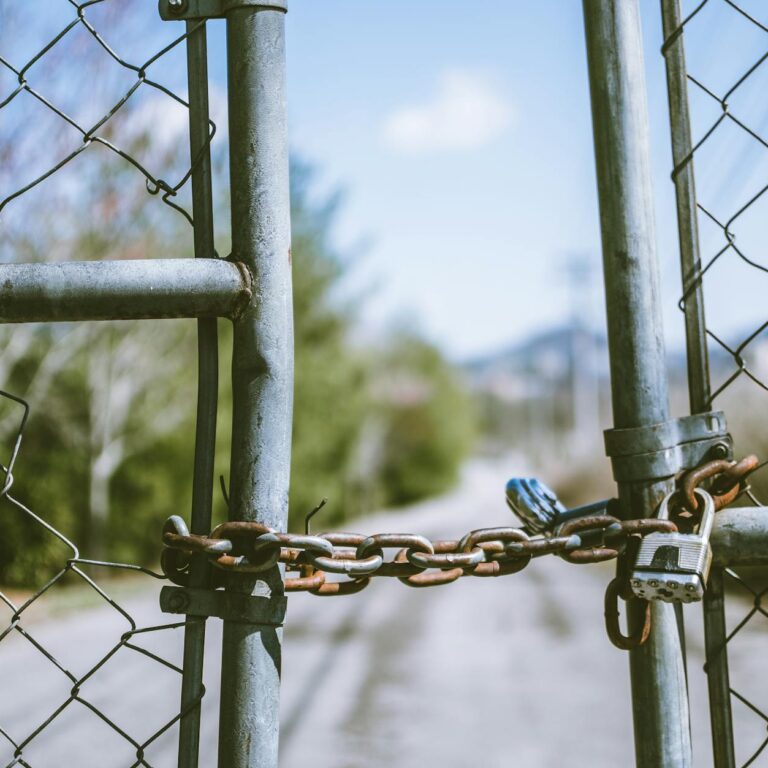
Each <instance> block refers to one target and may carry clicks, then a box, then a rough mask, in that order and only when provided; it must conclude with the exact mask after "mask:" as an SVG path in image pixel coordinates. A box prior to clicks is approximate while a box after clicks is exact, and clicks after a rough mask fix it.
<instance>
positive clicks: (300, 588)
mask: <svg viewBox="0 0 768 768" xmlns="http://www.w3.org/2000/svg"><path fill="white" fill-rule="evenodd" d="M728 466H729V468H730V469H729V472H730V477H731V478H732V479H731V480H729V482H734V480H733V478H735V477H737V476H738V477H743V474H744V472H745V471H746V470H745V469H744V467H747V469H749V468H750V467H752V466H753V464H748V465H747V464H743V463H742V464H741V465H734V466H731V465H728ZM737 482H738V481H737ZM673 530H675V525H674V523H671V522H668V521H661V520H656V519H647V520H627V521H621V522H620V521H618V520H617V519H616V518H614V517H611V516H606V515H598V516H591V517H585V518H579V519H577V520H572V521H570V522H568V523H566V524H565V525H564V526H562V528H561V529H560V531H559V535H557V536H554V537H552V538H544V537H531V536H529V535H528V534H527V533H526V532H525V531H523V530H522V529H520V528H513V527H497V528H478V529H476V530H473V531H470V532H469V533H467V534H466V535H465V536H464V537H463V538H461V539H459V540H454V539H450V540H437V541H431V540H430V539H428V538H427V537H425V536H420V535H417V534H413V533H379V534H375V535H373V536H365V535H363V534H359V533H348V532H341V533H324V534H320V535H309V534H301V535H300V534H291V533H281V532H277V531H274V530H272V529H270V528H268V527H267V526H264V525H261V524H259V523H251V522H230V523H223V524H221V525H219V526H217V527H216V528H215V529H214V530H213V531H212V532H211V534H210V536H199V535H192V534H189V532H188V530H187V527H186V524H185V523H184V521H183V520H182V519H181V518H180V517H178V516H174V517H172V518H170V519H169V520H168V521H167V522H166V524H165V526H164V528H163V543H164V545H165V548H164V551H163V555H162V561H161V562H162V567H163V571H164V572H165V574H166V575H167V576H168V578H169V579H171V580H172V581H173V582H174V583H176V584H179V585H182V586H183V585H186V583H187V581H188V570H189V562H190V557H191V556H192V555H193V554H195V553H199V552H203V553H205V554H206V555H207V556H208V559H209V562H210V563H211V564H212V565H213V566H214V570H213V571H212V572H211V580H210V584H211V586H212V587H213V588H216V587H219V586H223V584H224V578H225V572H233V573H238V572H242V573H260V572H262V571H266V570H268V569H269V568H272V567H273V566H275V565H276V564H277V563H278V562H280V563H283V564H284V565H285V567H286V570H287V571H289V572H291V571H293V572H296V571H298V572H299V574H300V575H299V576H297V577H289V578H287V579H286V580H285V585H286V586H285V588H286V591H288V592H311V593H312V594H316V595H343V594H353V593H355V592H359V591H360V590H362V589H364V588H365V587H366V586H367V585H368V584H369V583H370V579H371V577H373V576H387V577H396V578H399V579H400V580H401V581H402V582H403V583H405V584H407V585H409V586H412V587H431V586H438V585H441V584H449V583H451V582H453V581H456V580H457V579H459V578H461V577H462V576H478V577H495V576H504V575H508V574H512V573H517V572H518V571H521V570H522V569H523V568H525V567H526V566H527V565H528V564H529V563H530V561H531V559H532V558H534V557H539V556H542V555H546V554H557V555H560V556H561V557H563V558H564V559H565V560H567V561H569V562H571V563H593V562H599V561H601V560H608V559H613V558H615V557H617V555H619V554H620V553H622V552H623V551H624V549H625V547H627V546H631V544H632V542H633V541H634V542H639V541H640V539H641V538H642V537H643V536H644V535H646V534H648V533H652V532H654V531H667V532H670V531H673ZM390 548H397V549H398V552H397V554H396V555H395V557H394V558H393V559H392V560H390V561H385V559H384V550H385V549H390ZM329 573H333V574H339V575H346V576H348V577H349V579H348V580H341V581H329V580H328V578H327V575H328V574H329Z"/></svg>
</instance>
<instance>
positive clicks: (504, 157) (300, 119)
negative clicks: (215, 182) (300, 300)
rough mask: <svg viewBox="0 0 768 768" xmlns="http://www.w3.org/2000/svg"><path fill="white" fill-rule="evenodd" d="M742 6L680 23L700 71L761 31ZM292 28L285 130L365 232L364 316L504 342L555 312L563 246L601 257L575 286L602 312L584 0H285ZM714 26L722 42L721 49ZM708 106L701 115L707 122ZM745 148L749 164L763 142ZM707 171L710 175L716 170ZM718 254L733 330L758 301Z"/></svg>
mask: <svg viewBox="0 0 768 768" xmlns="http://www.w3.org/2000/svg"><path fill="white" fill-rule="evenodd" d="M721 5H722V4H721ZM642 9H643V13H644V18H643V27H644V36H645V49H646V51H645V52H646V67H647V71H648V85H649V104H650V112H651V116H652V135H651V141H652V148H653V173H654V184H655V193H656V203H657V239H658V242H659V254H660V258H661V261H662V275H663V292H664V296H665V323H666V326H667V331H668V335H669V338H670V344H671V345H676V344H679V343H680V341H681V338H682V323H681V320H680V316H679V313H678V311H677V309H676V308H675V303H676V297H677V295H678V293H679V280H680V278H679V269H678V266H677V243H676V233H675V229H674V226H675V222H674V198H673V188H672V184H671V182H670V180H669V171H670V166H671V157H670V149H669V137H668V128H667V123H666V115H667V113H666V92H665V87H664V68H663V60H662V57H661V55H660V53H659V49H660V47H661V42H662V36H661V22H660V19H659V14H658V3H657V2H652V1H651V0H643V2H642ZM707 13H710V11H709V9H707ZM734 17H735V14H733V13H730V12H725V13H723V12H722V9H718V8H715V9H714V10H713V11H712V12H711V13H710V15H709V16H706V15H705V14H702V18H701V19H697V20H696V24H697V26H696V27H694V26H692V27H691V35H690V43H689V48H690V51H689V56H690V59H691V68H692V70H694V69H695V71H696V73H697V74H699V75H704V76H705V77H704V79H705V80H706V81H707V82H711V81H712V79H713V78H714V80H715V81H716V82H718V84H720V83H719V81H722V84H723V86H724V87H725V86H726V85H727V84H728V83H729V82H732V80H733V78H734V77H735V76H736V75H737V72H738V71H740V69H742V68H743V67H744V66H746V65H747V64H748V63H751V62H752V61H753V60H754V59H755V57H756V56H757V55H759V54H760V53H761V52H762V51H763V50H765V48H766V40H765V37H766V36H765V35H764V34H763V33H761V32H758V33H757V34H755V30H754V28H752V27H751V26H750V25H748V24H747V25H745V24H743V23H742V21H743V20H740V19H738V18H734ZM287 34H288V78H289V99H290V125H291V137H292V143H293V147H294V149H295V150H296V151H297V152H298V153H299V154H301V155H302V156H304V157H305V158H307V159H309V160H310V161H311V162H313V163H314V164H316V166H317V167H318V169H319V172H320V178H321V180H322V182H323V184H325V185H326V186H327V187H329V188H333V187H336V186H341V187H343V188H344V189H346V191H347V193H348V194H347V202H346V206H345V208H344V210H343V213H342V216H341V219H340V222H339V226H338V230H337V237H338V240H339V242H340V243H342V244H345V245H350V244H353V243H356V242H359V241H360V240H366V241H367V242H368V246H367V248H366V249H365V250H364V252H363V253H362V255H361V258H360V259H359V262H358V263H357V264H356V267H355V276H356V277H355V279H356V280H357V281H358V282H359V283H360V284H361V285H365V284H367V283H368V282H374V283H375V284H377V286H378V290H377V291H376V294H375V298H374V299H373V300H372V301H371V302H370V303H369V304H368V308H367V311H366V321H367V323H368V324H369V325H370V326H372V327H376V326H379V325H386V324H387V323H388V322H391V321H392V320H393V319H394V320H395V321H399V320H402V318H407V320H408V321H409V322H413V323H416V324H417V325H419V326H420V327H421V328H422V329H423V330H424V331H425V332H426V333H427V334H429V335H430V336H431V337H432V338H434V339H435V340H437V341H438V342H439V343H441V344H442V345H443V346H444V347H445V348H446V350H447V351H448V352H449V353H450V354H451V355H453V356H455V357H465V356H471V355H476V354H480V353H483V352H485V351H488V350H493V349H496V348H498V347H500V346H504V345H506V344H509V343H510V342H513V341H515V340H517V339H521V338H524V337H525V336H527V335H528V334H530V333H532V332H535V331H536V330H538V329H540V328H542V327H547V326H551V325H553V324H557V323H558V322H562V321H563V319H564V318H567V316H568V313H569V311H570V310H569V307H570V301H571V299H570V297H569V294H568V291H569V285H568V281H567V280H566V278H565V276H564V275H563V264H564V262H565V260H566V259H567V258H568V257H569V255H572V254H576V255H579V256H581V257H582V258H585V259H587V260H588V261H589V262H590V263H591V264H592V265H594V276H595V279H594V281H593V283H594V284H593V285H592V286H585V288H584V290H587V291H588V292H589V293H590V295H591V296H593V304H594V308H595V311H594V314H593V317H592V318H591V321H592V322H594V323H595V324H601V323H602V322H603V317H604V315H603V310H602V306H601V293H600V292H601V285H600V274H599V270H600V256H599V253H600V249H599V225H598V214H597V201H596V191H595V180H594V169H593V150H592V137H591V123H590V113H589V94H588V86H587V74H586V56H585V48H584V34H583V26H582V19H581V3H579V2H576V1H575V0H569V1H566V0H559V1H557V2H553V1H552V0H550V2H543V3H541V2H540V3H531V2H528V1H527V0H484V2H482V3H473V4H472V5H471V7H470V6H469V5H468V4H466V3H463V2H458V0H447V1H442V2H439V3H438V2H436V0H421V1H420V2H418V3H413V2H408V3H406V2H403V1H402V0H388V2H386V3H376V2H360V1H359V0H323V2H322V3H320V2H316V1H315V0H293V2H292V3H291V10H290V12H289V14H288V19H287ZM717 43H723V45H724V46H725V51H726V52H727V55H722V56H720V57H718V56H717V45H716V44H717ZM216 50H217V47H216V46H215V45H214V53H215V52H216ZM734 50H738V55H737V54H735V53H734ZM718 78H719V81H718ZM729 78H730V80H729ZM763 93H764V91H763ZM694 107H695V105H694ZM765 112H766V111H765V110H764V109H763V110H762V114H763V115H764V114H765ZM696 114H697V113H695V115H696ZM478 115H480V116H482V119H480V118H479V117H478ZM711 117H712V115H711V110H709V112H708V113H706V114H703V115H702V121H701V122H700V124H699V125H697V129H699V133H701V132H702V131H703V128H704V125H705V123H706V121H707V119H711ZM430 136H431V140H430V138H429V137H430ZM714 151H715V152H716V153H717V152H719V151H720V150H719V149H717V148H715V150H714ZM743 151H744V153H745V154H742V155H741V156H740V158H741V162H742V165H744V164H746V165H747V166H750V167H751V166H753V165H754V164H755V163H756V162H757V161H758V160H762V154H759V153H760V152H763V153H764V150H761V149H760V148H755V147H754V146H752V145H751V144H750V145H749V146H747V147H746V148H745V149H744V150H743ZM717 157H719V156H716V158H715V159H717ZM704 159H707V158H704ZM711 165H712V166H716V165H717V164H716V163H712V164H711ZM708 170H711V168H702V169H701V172H700V177H701V183H700V190H701V191H702V193H704V192H706V189H707V183H709V185H710V187H713V186H714V189H715V191H717V190H718V189H721V188H722V183H723V180H724V179H725V178H728V177H727V176H726V175H725V174H723V173H722V169H720V172H718V171H717V170H716V171H715V172H714V174H710V176H707V174H706V171H708ZM762 172H763V175H765V166H764V165H763V166H762ZM711 176H713V178H710V177H711ZM763 183H764V182H763ZM752 186H754V184H753V185H752ZM746 187H747V188H750V189H751V187H750V185H749V183H748V182H747V183H746ZM741 191H742V192H743V190H741ZM731 192H733V193H734V194H735V196H736V197H737V198H738V190H731ZM743 196H744V195H743V194H742V197H743ZM720 202H723V203H724V205H725V207H726V208H728V207H729V206H731V207H733V202H732V201H730V200H729V201H720ZM704 235H705V239H706V232H705V233H704ZM712 247H716V244H715V245H713V246H712ZM352 252H353V253H354V252H355V249H354V248H352ZM709 252H714V251H712V250H711V249H710V251H709ZM705 253H707V250H706V248H705ZM728 272H729V274H726V270H725V269H724V270H723V274H722V275H721V276H719V277H717V280H718V282H720V281H726V282H727V281H728V280H731V281H732V282H733V283H734V285H735V283H736V279H737V278H736V277H735V276H734V275H735V274H738V276H739V278H738V280H739V287H740V290H746V295H745V298H749V297H751V300H750V301H744V302H742V303H741V306H739V307H734V306H732V305H731V306H730V307H729V306H728V305H725V306H720V305H718V302H717V301H716V300H715V299H713V300H712V301H711V302H710V304H711V305H712V306H711V307H710V318H711V320H712V322H713V323H714V324H715V325H717V327H718V328H719V329H722V330H723V331H724V332H725V333H728V332H739V331H740V330H741V329H742V328H743V327H744V325H745V324H748V323H751V322H753V321H754V319H755V317H756V316H759V315H761V314H762V309H761V307H762V304H763V303H764V302H762V301H761V300H760V297H761V296H762V289H763V288H764V286H763V285H761V283H760V281H759V280H758V281H754V280H749V281H747V282H748V287H747V288H746V289H743V288H742V286H743V283H744V278H745V277H746V275H745V274H743V273H742V272H739V271H738V270H735V269H733V270H730V269H729V270H728ZM729 275H730V276H729ZM758 288H759V291H760V293H758V292H757V291H758ZM715 298H716V297H715ZM731 304H732V303H731ZM759 319H762V318H759Z"/></svg>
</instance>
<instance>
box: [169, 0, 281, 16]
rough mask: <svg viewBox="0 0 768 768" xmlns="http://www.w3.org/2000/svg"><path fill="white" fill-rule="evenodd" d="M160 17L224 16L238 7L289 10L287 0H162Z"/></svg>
mask: <svg viewBox="0 0 768 768" xmlns="http://www.w3.org/2000/svg"><path fill="white" fill-rule="evenodd" d="M158 8H159V11H160V17H161V18H162V19H164V20H165V21H177V20H179V19H186V20H199V19H217V18H223V17H225V16H226V15H227V14H228V13H231V12H232V11H234V10H236V9H238V8H253V9H257V8H258V9H267V8H268V9H272V10H275V11H283V13H285V12H286V11H287V10H288V3H287V2H286V0H160V1H159V3H158Z"/></svg>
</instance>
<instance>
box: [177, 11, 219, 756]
mask: <svg viewBox="0 0 768 768" xmlns="http://www.w3.org/2000/svg"><path fill="white" fill-rule="evenodd" d="M186 29H187V35H188V37H187V79H188V84H189V148H190V159H191V162H192V218H193V221H194V245H195V257H196V258H211V257H212V256H213V255H214V239H213V233H214V230H213V224H214V220H213V192H212V187H211V151H210V141H209V135H210V126H209V117H208V45H207V34H206V27H205V22H192V21H188V22H187V25H186ZM218 344H219V342H218V333H217V320H216V318H215V317H206V318H200V319H199V320H198V321H197V358H198V368H197V424H196V428H195V459H194V471H193V477H192V511H191V519H190V531H191V532H192V533H197V534H206V533H208V532H209V531H210V530H211V512H212V504H213V477H214V466H213V465H214V458H215V454H216V412H217V406H218V397H219V351H218ZM207 581H208V563H207V558H206V556H205V554H203V553H199V554H197V555H193V556H192V562H191V563H190V573H189V586H190V587H193V588H201V587H205V586H207ZM205 622H206V618H205V617H204V616H187V617H186V620H185V624H186V626H185V627H184V665H183V669H184V675H183V678H182V684H181V710H180V711H181V712H182V713H184V714H183V716H182V718H181V721H180V722H179V754H178V768H197V766H198V759H199V749H200V703H201V699H202V696H203V690H204V689H203V662H204V652H205Z"/></svg>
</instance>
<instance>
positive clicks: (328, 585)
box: [311, 576, 371, 597]
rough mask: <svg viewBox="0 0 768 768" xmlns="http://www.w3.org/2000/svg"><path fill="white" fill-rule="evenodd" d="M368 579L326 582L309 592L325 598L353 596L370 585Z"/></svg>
mask: <svg viewBox="0 0 768 768" xmlns="http://www.w3.org/2000/svg"><path fill="white" fill-rule="evenodd" d="M370 582H371V579H370V577H368V576H366V577H364V578H362V579H352V580H350V581H326V582H325V584H323V586H322V587H320V588H319V589H313V590H311V592H312V594H313V595H320V596H321V597H326V596H330V595H354V594H355V593H356V592H360V591H361V590H363V589H365V588H366V587H367V586H368V584H370Z"/></svg>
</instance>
